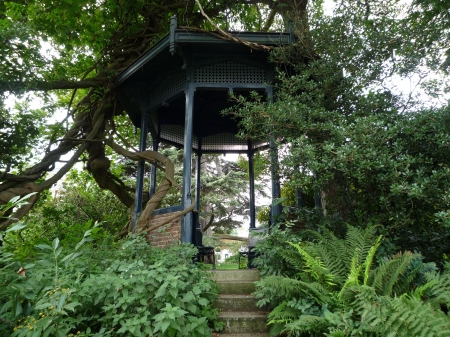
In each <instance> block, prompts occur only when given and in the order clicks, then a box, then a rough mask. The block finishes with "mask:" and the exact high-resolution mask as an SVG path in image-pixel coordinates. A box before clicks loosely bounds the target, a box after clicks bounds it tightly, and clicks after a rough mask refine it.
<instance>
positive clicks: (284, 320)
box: [256, 226, 450, 337]
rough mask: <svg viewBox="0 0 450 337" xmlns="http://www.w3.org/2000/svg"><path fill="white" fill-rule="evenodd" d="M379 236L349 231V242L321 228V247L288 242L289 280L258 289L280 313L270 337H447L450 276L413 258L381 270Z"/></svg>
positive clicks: (407, 255)
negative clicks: (278, 336)
mask: <svg viewBox="0 0 450 337" xmlns="http://www.w3.org/2000/svg"><path fill="white" fill-rule="evenodd" d="M275 234H276V235H278V234H279V233H275ZM373 234H374V228H373V227H368V228H367V229H365V230H361V229H357V228H354V227H350V226H349V227H348V230H347V235H346V237H345V239H339V238H337V237H336V236H335V235H334V234H333V233H332V232H330V231H327V230H322V232H321V233H319V232H314V233H313V235H314V236H315V238H316V240H315V241H305V242H297V243H292V242H288V243H287V246H286V247H284V251H283V252H284V253H285V254H284V256H283V259H284V261H285V263H286V264H285V265H280V264H279V266H281V267H282V268H285V271H284V272H283V275H280V274H278V275H275V274H276V273H273V275H269V276H266V277H264V278H263V279H262V280H261V281H259V283H258V285H257V292H256V295H257V297H259V298H260V299H261V300H260V301H259V302H258V303H259V305H269V306H272V308H274V309H273V310H272V312H271V313H270V315H269V324H270V325H271V326H272V328H271V336H277V335H278V334H279V333H283V332H284V333H287V334H288V335H289V336H330V337H331V336H334V337H337V336H367V337H370V336H373V337H376V336H380V337H381V336H383V337H385V336H389V337H390V336H392V337H394V336H405V337H406V336H408V337H409V336H447V335H449V334H450V319H449V317H448V316H447V315H446V314H445V313H444V312H443V311H442V310H441V308H444V309H446V308H448V307H449V304H450V272H448V271H445V272H444V273H443V274H442V275H441V274H439V273H438V272H437V271H436V267H435V265H434V264H433V263H427V264H424V263H423V262H422V259H423V258H422V257H421V256H420V255H418V254H413V253H411V252H403V253H397V254H396V255H394V256H391V257H390V258H387V259H384V260H383V261H381V262H380V263H379V264H378V265H376V259H375V255H376V252H377V249H378V247H379V246H380V243H381V236H379V237H376V238H374V236H373ZM286 252H289V253H286ZM263 259H264V255H263V256H261V257H260V258H259V263H260V264H262V262H261V261H262V260H263ZM269 261H273V257H272V256H269Z"/></svg>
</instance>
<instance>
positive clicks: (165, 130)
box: [161, 125, 184, 144]
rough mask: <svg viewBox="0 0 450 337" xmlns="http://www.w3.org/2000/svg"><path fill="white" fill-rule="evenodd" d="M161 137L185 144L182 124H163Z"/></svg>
mask: <svg viewBox="0 0 450 337" xmlns="http://www.w3.org/2000/svg"><path fill="white" fill-rule="evenodd" d="M161 138H162V139H165V140H169V141H171V142H174V143H177V144H183V143H184V130H183V127H182V126H181V125H161Z"/></svg>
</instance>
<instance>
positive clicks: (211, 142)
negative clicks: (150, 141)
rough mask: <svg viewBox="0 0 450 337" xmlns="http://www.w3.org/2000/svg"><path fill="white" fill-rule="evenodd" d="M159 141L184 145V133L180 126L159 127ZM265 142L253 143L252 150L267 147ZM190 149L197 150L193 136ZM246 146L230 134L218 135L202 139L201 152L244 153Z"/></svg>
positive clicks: (195, 137)
mask: <svg viewBox="0 0 450 337" xmlns="http://www.w3.org/2000/svg"><path fill="white" fill-rule="evenodd" d="M161 139H163V140H168V141H170V142H172V143H175V144H180V145H183V144H184V131H183V127H182V126H181V125H161ZM267 145H268V143H267V142H262V141H260V142H254V143H253V149H257V148H261V147H264V146H267ZM192 147H193V148H194V149H196V150H197V149H198V138H197V136H195V135H194V137H193V139H192ZM247 149H248V144H247V141H246V140H242V139H238V138H237V137H236V136H235V135H233V134H231V133H225V132H224V133H220V134H217V135H212V136H209V137H204V138H202V150H206V151H218V152H222V151H246V150H247Z"/></svg>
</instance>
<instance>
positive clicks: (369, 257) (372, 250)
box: [364, 235, 382, 285]
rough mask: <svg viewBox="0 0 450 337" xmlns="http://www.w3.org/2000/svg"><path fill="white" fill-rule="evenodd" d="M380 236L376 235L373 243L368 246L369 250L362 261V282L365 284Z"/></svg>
mask: <svg viewBox="0 0 450 337" xmlns="http://www.w3.org/2000/svg"><path fill="white" fill-rule="evenodd" d="M381 238H382V236H381V235H380V236H378V238H377V239H376V240H375V242H374V244H373V245H372V246H371V247H370V249H369V252H368V253H367V256H366V260H365V261H364V266H365V270H364V284H365V285H367V281H368V280H369V274H370V268H371V267H372V262H373V258H374V256H375V253H376V252H377V249H378V247H379V246H380V243H381Z"/></svg>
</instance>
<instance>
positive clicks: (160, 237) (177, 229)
mask: <svg viewBox="0 0 450 337" xmlns="http://www.w3.org/2000/svg"><path fill="white" fill-rule="evenodd" d="M177 213H180V212H174V213H167V214H160V215H156V216H154V217H152V218H151V220H150V221H151V224H152V226H154V225H157V224H160V223H162V222H164V221H166V219H167V218H170V217H172V216H174V215H175V214H177ZM180 238H181V217H178V218H176V219H175V220H173V221H172V222H170V223H168V224H167V225H164V226H162V227H159V228H158V229H156V230H154V231H152V232H149V233H148V234H147V240H148V242H149V243H150V246H153V247H167V246H170V245H176V244H178V243H179V242H180Z"/></svg>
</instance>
